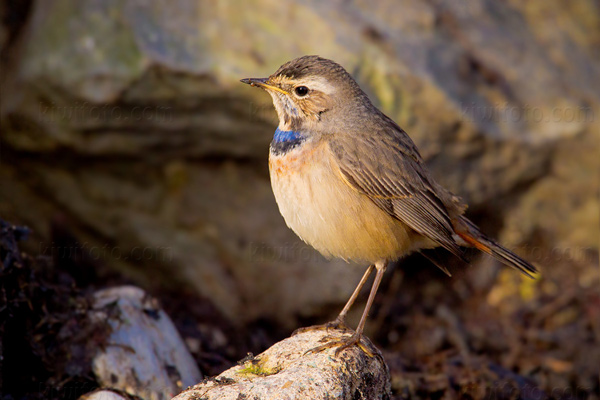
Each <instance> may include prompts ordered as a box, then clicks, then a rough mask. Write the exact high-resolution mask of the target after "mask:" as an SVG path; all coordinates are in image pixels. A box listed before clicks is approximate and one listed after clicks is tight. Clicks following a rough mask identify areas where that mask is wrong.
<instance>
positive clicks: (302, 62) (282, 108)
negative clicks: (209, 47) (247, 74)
mask: <svg viewBox="0 0 600 400" xmlns="http://www.w3.org/2000/svg"><path fill="white" fill-rule="evenodd" d="M241 81H242V82H243V83H247V84H249V85H252V86H257V87H260V88H262V89H264V90H266V91H267V92H268V93H269V94H270V95H271V97H272V98H273V104H274V106H275V110H276V111H277V115H278V116H279V128H280V129H282V130H286V131H289V130H293V131H297V130H300V129H303V130H316V131H327V130H329V129H333V128H334V124H335V121H337V122H339V119H338V118H336V116H337V115H338V114H339V113H344V114H345V118H344V119H345V120H347V119H348V118H349V117H351V115H352V114H353V112H352V111H353V110H352V109H354V111H358V110H359V109H360V108H364V106H365V105H367V104H368V105H370V104H371V103H370V101H369V100H368V98H367V96H366V95H365V94H364V92H363V91H362V90H361V89H360V88H359V87H358V84H357V83H356V82H355V81H354V79H352V77H351V76H350V74H349V73H348V72H346V70H345V69H344V68H343V67H342V66H340V65H339V64H337V63H335V62H333V61H331V60H327V59H325V58H321V57H319V56H304V57H300V58H297V59H295V60H292V61H289V62H287V63H285V64H283V65H282V66H281V67H279V69H278V70H277V71H276V72H275V73H274V74H273V75H271V76H269V77H268V78H247V79H242V80H241ZM365 102H366V103H365ZM348 114H350V115H348ZM344 119H343V120H344Z"/></svg>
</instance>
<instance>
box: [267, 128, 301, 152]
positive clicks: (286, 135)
mask: <svg viewBox="0 0 600 400" xmlns="http://www.w3.org/2000/svg"><path fill="white" fill-rule="evenodd" d="M305 139H306V137H305V136H304V135H302V134H301V133H300V132H297V131H282V130H281V129H279V128H277V129H276V130H275V135H274V136H273V141H272V142H271V152H272V153H273V154H277V155H281V154H285V153H287V152H288V151H290V150H292V149H293V148H295V147H296V146H299V145H300V144H301V143H302V142H303V141H304V140H305Z"/></svg>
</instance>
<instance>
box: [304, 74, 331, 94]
mask: <svg viewBox="0 0 600 400" xmlns="http://www.w3.org/2000/svg"><path fill="white" fill-rule="evenodd" d="M296 86H306V87H308V88H309V89H310V90H318V91H319V92H323V93H325V94H332V93H333V92H334V91H335V88H334V87H333V86H332V85H331V84H330V83H329V82H328V81H327V79H325V78H323V77H320V76H316V77H309V78H303V79H300V80H298V82H297V83H296Z"/></svg>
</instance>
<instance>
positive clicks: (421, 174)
mask: <svg viewBox="0 0 600 400" xmlns="http://www.w3.org/2000/svg"><path fill="white" fill-rule="evenodd" d="M241 82H242V83H246V84H249V85H251V86H254V87H258V88H261V89H264V90H265V91H266V92H267V93H268V94H269V95H271V98H272V100H273V105H274V107H275V110H276V112H277V116H278V119H279V125H278V126H277V128H276V130H275V134H274V136H273V140H272V142H271V144H270V147H269V174H270V179H271V186H272V189H273V193H274V195H275V200H276V202H277V205H278V208H279V211H280V213H281V215H282V216H283V218H284V220H285V222H286V224H287V225H288V227H289V228H291V229H292V230H293V231H294V232H295V233H296V234H297V235H298V236H299V237H300V238H301V239H302V240H303V241H305V242H306V243H308V244H309V245H311V246H312V247H314V248H315V249H316V250H317V251H319V252H320V253H321V254H322V255H324V256H325V257H327V258H341V259H343V260H346V261H353V262H358V263H364V264H367V265H368V268H367V270H366V271H365V273H364V275H363V277H362V278H361V280H360V282H359V284H358V285H357V287H356V289H355V290H354V292H353V293H352V295H351V296H350V299H349V300H348V302H347V303H346V305H345V306H344V308H343V309H342V311H341V312H340V314H339V315H338V317H337V318H336V319H335V320H334V321H331V322H329V323H327V324H324V325H320V326H317V327H315V328H323V327H326V328H327V329H329V328H339V329H342V330H349V331H351V332H352V333H351V334H350V335H342V336H341V337H339V338H336V339H331V340H329V341H328V342H327V343H325V344H324V345H322V346H318V347H316V348H314V349H311V351H313V352H318V351H322V350H325V349H327V348H333V347H335V348H336V351H335V354H336V355H337V354H339V352H340V351H342V350H343V349H346V348H348V347H351V346H354V345H356V346H358V347H360V348H361V349H362V350H363V351H364V352H365V353H367V354H369V355H372V353H371V352H370V351H369V350H368V349H367V347H366V346H364V345H363V343H362V342H361V340H362V338H363V331H364V327H365V324H366V320H367V317H368V314H369V310H370V308H371V306H372V304H373V301H374V299H375V295H376V293H377V289H378V287H379V285H380V283H381V280H382V277H383V275H384V273H385V271H386V268H387V266H388V264H389V263H390V262H393V261H396V260H398V259H401V258H402V257H404V256H406V255H408V254H410V253H413V252H419V251H421V250H424V249H431V248H436V247H442V248H444V249H446V250H448V251H449V252H450V253H452V254H454V255H456V256H457V257H459V258H461V259H463V260H464V259H465V258H464V250H463V249H464V248H475V249H477V250H480V251H481V252H483V253H486V254H488V255H490V256H492V257H494V258H495V259H497V260H499V261H500V262H502V263H503V264H505V265H507V266H509V267H513V268H515V269H517V270H519V271H521V272H523V273H524V274H525V275H528V276H530V277H532V276H533V275H532V274H535V273H536V272H537V271H536V268H535V267H534V266H533V265H532V264H531V263H529V262H528V261H525V260H524V259H522V258H521V257H519V256H517V255H516V254H514V253H513V252H511V251H510V250H508V249H506V248H505V247H503V246H501V245H500V244H498V243H497V242H496V241H495V240H493V239H491V238H490V237H488V236H486V235H485V234H484V233H483V232H482V231H481V230H480V229H479V228H478V227H477V226H476V225H475V224H474V223H473V222H471V221H470V220H469V219H467V217H466V216H465V215H464V213H465V210H466V208H467V206H466V204H464V203H463V202H462V200H461V199H460V198H459V197H458V196H456V195H454V194H453V193H452V192H450V191H449V190H447V189H445V188H444V187H442V186H441V185H440V184H438V183H437V182H436V181H435V180H434V178H433V177H432V175H431V173H430V172H429V170H428V169H427V166H426V165H425V163H424V160H423V158H422V157H421V155H420V153H419V150H418V149H417V147H416V145H415V144H414V142H413V141H412V139H411V138H410V137H409V136H408V134H407V133H406V132H405V131H404V130H403V129H402V128H400V126H398V124H396V123H395V122H394V121H393V120H392V119H391V118H389V117H388V116H387V115H385V114H384V113H383V112H382V111H380V110H379V109H378V108H377V107H376V106H375V105H373V103H372V102H371V100H370V99H369V97H368V96H367V94H366V93H365V92H364V91H363V90H362V89H361V88H360V86H359V85H358V83H357V82H356V81H355V80H354V79H353V78H352V76H351V75H350V74H349V73H348V72H347V71H346V70H345V69H344V68H343V67H342V66H341V65H339V64H338V63H336V62H334V61H332V60H329V59H326V58H322V57H320V56H316V55H310V56H302V57H299V58H296V59H294V60H291V61H288V62H286V63H285V64H283V65H281V67H279V69H277V71H276V72H275V73H274V74H272V75H270V76H269V77H268V78H245V79H242V80H241ZM436 265H437V264H436ZM438 266H439V267H440V268H441V269H442V270H444V272H446V273H448V274H449V272H448V270H447V269H446V268H445V267H443V266H440V265H438ZM373 271H376V274H375V279H374V281H373V283H372V286H371V291H370V293H369V297H368V299H367V303H366V306H365V308H364V311H363V313H362V316H361V318H360V321H359V323H358V326H357V327H356V329H355V330H352V329H350V328H348V326H347V325H346V323H345V318H346V315H347V313H348V311H349V310H350V308H351V307H352V305H353V304H354V302H355V300H356V299H357V297H358V295H359V294H360V291H361V289H362V288H363V286H364V285H365V283H366V282H367V281H368V278H369V277H370V275H371V274H372V273H373ZM311 328H312V327H309V328H301V330H302V329H311Z"/></svg>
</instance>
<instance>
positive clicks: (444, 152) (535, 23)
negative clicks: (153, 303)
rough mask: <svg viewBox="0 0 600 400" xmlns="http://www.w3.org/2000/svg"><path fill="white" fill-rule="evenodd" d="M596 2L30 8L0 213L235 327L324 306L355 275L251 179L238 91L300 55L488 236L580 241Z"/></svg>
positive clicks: (255, 151) (256, 107)
mask: <svg viewBox="0 0 600 400" xmlns="http://www.w3.org/2000/svg"><path fill="white" fill-rule="evenodd" d="M599 15H600V13H599V12H598V5H597V3H595V2H593V1H592V0H589V1H587V0H582V1H578V2H569V3H564V2H559V1H554V2H549V3H548V4H546V3H544V7H540V6H535V5H533V4H530V3H529V2H517V1H509V2H495V1H493V0H478V1H470V2H469V3H468V4H464V3H462V2H453V1H445V0H442V1H435V2H428V3H415V2H412V1H408V0H404V1H399V2H398V1H392V0H388V1H381V2H378V3H377V4H376V5H373V4H372V3H371V2H366V1H358V2H352V3H347V2H317V1H311V2H303V1H297V0H286V1H273V0H260V1H257V2H253V3H245V2H242V1H229V2H209V1H205V2H203V1H195V0H171V1H168V2H167V1H166V0H161V1H154V2H148V1H146V0H131V1H128V2H118V1H104V2H97V1H92V0H57V1H53V2H44V1H36V2H34V3H33V6H32V14H31V16H30V17H31V18H30V19H29V20H28V23H27V24H26V25H24V27H23V29H22V30H21V31H22V32H21V34H20V40H14V41H10V42H9V44H10V45H11V46H12V47H10V48H9V49H8V53H10V54H12V55H13V57H11V60H12V62H11V63H10V65H9V67H10V68H6V69H3V71H2V74H3V75H2V77H3V88H5V89H4V90H3V93H2V97H3V99H2V100H3V101H2V104H0V117H1V122H0V124H1V125H0V126H1V129H2V139H1V140H2V153H3V161H5V162H3V168H2V169H0V180H1V182H2V184H0V193H1V194H0V197H1V198H2V199H4V200H3V201H2V202H1V203H0V212H2V213H5V214H10V215H13V216H14V218H15V220H16V221H17V222H19V223H26V224H28V225H29V226H31V227H32V228H34V231H36V232H40V233H41V235H42V237H41V238H40V239H42V240H41V241H42V243H45V244H49V243H48V242H49V237H48V235H47V234H44V232H47V231H48V229H47V225H48V221H49V220H50V218H51V217H52V216H54V215H55V214H56V213H59V212H60V213H65V214H68V215H69V216H72V217H73V220H74V221H76V224H75V226H74V229H75V230H76V233H77V236H78V237H79V238H80V239H81V240H80V241H81V242H87V243H88V245H89V247H91V248H92V249H93V250H94V251H95V253H94V254H97V257H98V258H102V259H104V260H106V261H107V262H109V263H110V264H111V265H113V266H114V268H115V269H119V270H123V271H127V274H128V275H129V276H132V277H135V279H136V280H138V281H139V282H141V283H143V284H150V283H151V282H157V281H159V282H161V285H162V286H170V287H179V285H181V284H185V285H189V286H191V287H193V288H194V289H195V290H197V291H198V292H200V293H202V294H203V295H204V296H205V297H207V298H210V299H211V300H212V301H213V302H214V304H215V305H216V306H217V307H219V309H220V310H221V311H222V312H223V313H224V314H225V315H227V316H228V317H229V318H230V319H232V320H233V321H235V322H237V323H245V322H248V321H252V320H256V319H259V318H268V319H274V320H277V321H278V322H279V323H280V324H282V325H284V326H288V327H292V326H297V325H298V321H297V319H298V318H300V317H306V316H310V315H314V314H315V313H323V312H324V311H323V310H325V309H328V308H327V307H324V305H336V307H335V308H336V309H337V308H338V307H337V306H338V305H340V304H343V302H344V301H345V300H346V299H347V298H348V296H349V294H350V293H351V292H352V289H353V288H354V286H355V284H356V282H357V281H358V280H359V278H360V276H361V275H362V272H363V270H364V267H365V266H361V268H355V267H351V268H348V266H347V265H346V264H345V263H344V262H342V261H337V260H336V261H326V260H324V259H323V258H321V257H320V256H319V255H318V254H317V253H315V252H314V251H312V250H310V249H309V248H307V247H306V246H304V245H303V244H302V243H301V241H300V240H299V239H298V238H297V237H295V235H294V234H293V233H291V232H290V231H289V230H288V229H287V228H286V227H285V224H284V222H283V219H282V218H281V217H280V215H279V213H278V211H277V207H276V204H275V202H274V201H273V197H272V194H271V190H270V187H269V182H268V174H267V172H266V159H267V148H268V143H269V141H270V138H271V136H272V133H273V131H274V128H275V126H276V121H275V112H274V111H273V109H272V105H271V101H270V99H269V97H268V96H266V95H265V94H264V93H261V92H260V91H255V90H251V89H249V88H247V87H245V86H244V85H242V84H240V83H239V82H238V81H239V79H240V78H244V77H248V76H266V75H268V74H270V73H272V72H273V71H275V69H276V68H277V67H278V66H279V65H280V64H282V63H283V62H285V61H287V60H289V59H292V58H294V57H297V56H299V55H302V54H306V53H317V54H320V55H322V56H325V57H329V58H332V59H334V60H336V61H338V62H340V63H341V64H343V65H344V66H345V67H346V68H347V69H348V70H349V71H350V72H351V73H352V74H353V75H354V76H355V77H356V78H357V80H358V81H359V83H360V84H361V86H362V87H363V88H364V89H365V90H366V91H367V92H368V94H369V95H370V96H371V98H372V99H373V101H374V102H375V103H376V104H377V105H378V106H380V107H381V109H382V110H383V111H384V112H386V113H387V114H388V115H390V116H391V117H392V118H393V119H395V120H396V121H397V122H398V123H399V124H400V125H401V126H403V127H404V128H405V129H406V130H407V131H408V132H409V134H410V135H411V136H412V137H413V138H414V140H415V141H416V142H417V144H418V145H419V147H420V149H421V151H422V153H423V156H424V157H425V158H426V160H427V162H428V165H429V166H430V167H431V169H432V170H433V174H434V176H435V177H436V178H438V179H439V180H440V181H441V182H442V183H443V184H445V185H446V186H448V187H449V188H450V189H452V190H453V191H454V192H455V193H457V194H458V195H460V196H462V197H463V198H464V199H465V200H466V201H467V202H469V203H470V204H471V210H472V211H473V212H474V215H475V217H476V219H477V220H478V221H477V222H485V224H486V226H485V228H486V229H487V230H488V231H489V232H490V234H492V235H495V236H499V237H501V238H503V241H504V243H505V244H506V245H507V246H508V247H513V248H516V249H517V250H519V251H520V253H521V254H522V255H524V256H525V257H528V256H530V257H533V254H531V253H530V252H528V250H527V249H526V248H524V246H525V244H528V243H531V242H532V241H533V240H539V238H540V237H542V239H543V240H545V241H546V242H547V243H554V242H556V243H560V246H561V249H582V248H585V249H589V251H597V249H598V243H599V240H595V239H597V238H598V229H597V227H598V225H599V220H600V216H599V215H598V210H597V207H594V206H593V205H594V204H596V202H597V198H596V189H597V188H595V187H594V186H593V185H589V184H587V183H586V182H596V183H597V182H599V181H600V177H599V175H598V174H599V171H600V168H599V167H598V161H597V154H598V151H599V150H600V149H599V144H598V140H597V137H596V136H595V135H596V134H597V132H598V130H599V127H598V122H597V121H598V115H600V114H599V104H600V94H599V93H598V91H597V90H594V89H595V88H597V87H600V70H599V64H598V60H599V59H600V57H598V52H599V50H598V45H597V43H598V38H600V29H599V28H598V27H599V26H600V21H599V18H600V17H599ZM307 21H310V22H307ZM557 21H558V22H557ZM557 24H559V25H560V27H561V29H556V26H557ZM11 32H12V30H11ZM15 32H16V31H15ZM0 40H1V41H2V42H3V43H4V42H5V40H4V39H0ZM12 43H14V44H12ZM17 56H18V57H17ZM565 148H568V149H574V151H575V153H573V152H568V151H564V150H562V149H565ZM580 158H581V159H582V160H585V165H582V166H581V167H577V166H573V167H572V168H564V165H566V164H568V165H571V163H573V162H575V161H577V160H578V159H580ZM596 186H597V184H596ZM549 193H551V195H549ZM555 199H559V201H560V203H561V204H560V209H561V212H560V213H559V214H560V215H559V214H558V213H554V214H553V215H554V216H556V218H554V217H552V218H548V212H550V213H551V214H552V210H554V209H555V207H554V205H553V202H554V200H555ZM581 204H584V205H585V206H584V207H583V208H581V207H579V205H581ZM539 205H541V206H539ZM542 210H546V211H544V212H541V211H542ZM564 221H580V222H573V224H564V223H563V222H564ZM574 232H577V233H576V234H575V233H574ZM42 247H43V246H42ZM586 251H587V250H586ZM533 261H538V262H541V261H542V260H536V259H534V260H533ZM432 268H433V267H432ZM148 271H152V272H151V273H149V272H148ZM157 278H158V279H157ZM331 309H333V308H331ZM325 312H326V311H325Z"/></svg>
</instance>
